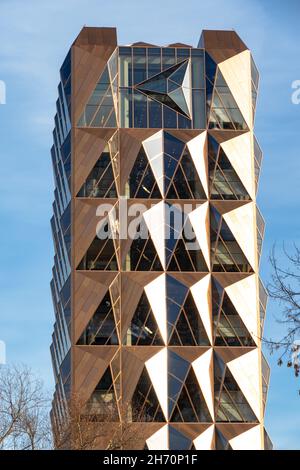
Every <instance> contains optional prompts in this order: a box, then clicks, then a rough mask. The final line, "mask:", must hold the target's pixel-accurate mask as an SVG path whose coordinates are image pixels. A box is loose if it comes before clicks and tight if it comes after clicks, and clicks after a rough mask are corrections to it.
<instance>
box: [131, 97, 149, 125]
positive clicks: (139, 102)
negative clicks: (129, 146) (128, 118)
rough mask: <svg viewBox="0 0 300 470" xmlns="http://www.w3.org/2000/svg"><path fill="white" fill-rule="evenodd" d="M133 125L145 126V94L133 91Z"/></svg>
mask: <svg viewBox="0 0 300 470" xmlns="http://www.w3.org/2000/svg"><path fill="white" fill-rule="evenodd" d="M134 127H147V96H145V95H143V94H142V93H139V92H138V91H135V93H134Z"/></svg>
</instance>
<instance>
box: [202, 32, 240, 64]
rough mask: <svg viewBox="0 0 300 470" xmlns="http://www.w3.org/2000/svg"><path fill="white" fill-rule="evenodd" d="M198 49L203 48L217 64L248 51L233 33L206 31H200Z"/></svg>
mask: <svg viewBox="0 0 300 470" xmlns="http://www.w3.org/2000/svg"><path fill="white" fill-rule="evenodd" d="M199 47H204V48H205V49H206V51H207V52H208V53H209V55H210V56H211V57H212V58H213V60H214V61H215V62H216V63H217V64H218V63H220V62H223V60H226V59H230V57H233V56H235V55H236V54H239V53H240V52H243V51H245V50H247V49H248V48H247V46H246V44H245V43H244V42H243V41H242V40H241V38H240V37H239V36H238V34H237V33H236V32H235V31H221V30H208V29H204V30H203V31H202V34H201V37H200V41H199Z"/></svg>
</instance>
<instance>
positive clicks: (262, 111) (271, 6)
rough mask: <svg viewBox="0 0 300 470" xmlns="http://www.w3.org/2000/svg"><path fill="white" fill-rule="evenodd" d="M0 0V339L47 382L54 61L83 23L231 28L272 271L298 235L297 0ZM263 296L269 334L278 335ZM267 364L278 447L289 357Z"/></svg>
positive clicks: (177, 34) (162, 29)
mask: <svg viewBox="0 0 300 470" xmlns="http://www.w3.org/2000/svg"><path fill="white" fill-rule="evenodd" d="M211 5H212V2H208V1H207V0H205V1H202V0H196V1H195V0H186V1H184V2H182V1H181V0H180V1H178V0H172V1H171V0H164V1H161V0H152V1H151V2H141V1H138V0H127V1H126V2H125V1H120V0H110V2H107V1H102V0H85V1H84V2H83V1H82V0H72V1H71V0H64V1H62V0H51V1H50V0H44V1H43V2H41V1H39V0H26V2H25V1H22V0H0V44H1V47H0V80H4V81H5V83H6V86H7V104H6V105H5V106H0V123H1V124H0V145H1V146H0V155H1V171H0V223H1V231H0V243H1V249H0V339H2V340H4V341H5V342H6V344H7V357H8V361H10V362H25V363H28V364H30V365H31V366H32V367H33V369H34V370H35V371H36V372H37V373H38V374H39V375H40V376H41V377H43V378H44V380H45V382H46V384H47V386H49V387H51V386H52V370H51V362H50V354H49V344H50V341H51V333H52V323H53V311H52V305H51V297H50V289H49V281H50V278H51V268H52V257H53V248H52V239H51V233H50V225H49V219H50V217H51V204H52V198H53V195H52V192H53V179H52V169H51V165H50V147H51V132H52V128H53V117H54V112H55V101H56V97H57V84H58V80H59V67H60V65H61V63H62V61H63V59H64V56H65V54H66V53H67V50H68V48H69V46H70V44H71V43H72V41H73V40H74V38H75V37H76V35H77V34H78V33H79V31H80V29H81V28H82V26H84V25H88V26H116V27H117V28H118V41H119V43H120V44H122V43H123V44H129V43H131V42H136V41H139V40H143V41H146V42H150V43H154V44H161V45H164V44H168V43H172V42H177V41H180V42H185V43H187V44H193V45H197V42H198V37H199V35H200V33H201V30H202V29H235V30H236V31H237V32H238V33H239V34H240V36H241V37H242V39H243V40H244V41H245V42H246V44H247V45H248V47H249V48H250V49H251V50H252V51H253V55H254V58H255V61H256V64H257V66H258V68H259V70H260V74H261V82H260V95H259V101H258V108H257V117H256V135H257V137H258V140H259V142H260V144H261V147H262V149H263V151H264V161H263V170H262V174H261V180H260V191H259V198H258V202H259V206H260V209H261V211H262V212H263V214H264V217H265V220H266V223H267V230H266V238H265V242H264V252H263V258H262V264H261V273H262V278H263V280H264V282H265V284H267V282H268V280H269V277H270V268H269V264H268V255H269V252H270V249H271V247H272V245H273V243H274V242H277V243H278V244H279V245H280V243H281V242H282V241H283V240H285V242H286V244H287V246H291V244H292V243H293V242H294V241H295V242H296V243H297V242H298V243H299V245H300V221H299V216H298V214H299V188H300V160H299V158H298V157H299V128H300V105H298V106H297V105H294V104H292V102H291V94H292V89H291V84H292V82H293V81H294V80H297V79H300V60H299V58H300V33H299V13H300V4H299V2H298V0H294V1H293V0H289V1H288V0H286V1H285V2H282V1H279V0H273V1H272V2H269V1H258V0H251V1H246V0H244V1H241V0H226V1H225V0H223V1H220V0H214V2H213V7H212V6H211ZM279 312H280V310H279V307H278V306H276V305H274V304H273V303H271V302H270V303H269V309H268V319H267V322H266V327H265V334H266V336H268V337H270V336H273V337H276V336H277V335H280V333H281V331H280V328H281V327H280V326H279V325H278V324H277V323H276V321H275V316H276V315H278V314H279ZM268 360H269V361H270V363H271V366H272V376H271V387H270V391H269V400H268V408H267V415H266V425H267V428H268V430H269V432H270V435H271V438H272V440H273V442H274V444H275V447H276V448H278V449H300V411H299V409H300V407H299V403H300V401H299V400H300V397H299V396H298V395H297V389H298V388H300V384H299V380H298V381H297V380H296V379H295V378H294V377H293V375H292V373H291V372H290V370H289V369H287V368H285V367H284V368H278V367H277V366H276V361H275V359H274V358H272V357H271V358H270V357H268Z"/></svg>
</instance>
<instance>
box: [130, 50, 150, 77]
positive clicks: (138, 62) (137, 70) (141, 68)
mask: <svg viewBox="0 0 300 470" xmlns="http://www.w3.org/2000/svg"><path fill="white" fill-rule="evenodd" d="M146 78H147V76H146V49H145V48H143V47H134V48H133V83H134V84H136V83H140V82H143V81H144V80H146Z"/></svg>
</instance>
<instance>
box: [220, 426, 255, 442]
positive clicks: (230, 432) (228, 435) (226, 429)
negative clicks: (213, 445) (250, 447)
mask: <svg viewBox="0 0 300 470" xmlns="http://www.w3.org/2000/svg"><path fill="white" fill-rule="evenodd" d="M255 426H257V423H218V424H216V428H217V429H219V431H220V432H221V433H222V434H223V436H224V437H225V439H227V440H230V439H233V438H234V437H236V436H238V435H239V434H242V433H243V432H246V431H249V429H251V428H254V427H255Z"/></svg>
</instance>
